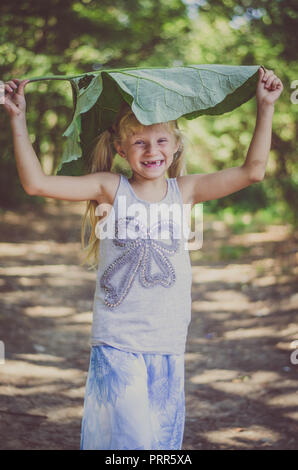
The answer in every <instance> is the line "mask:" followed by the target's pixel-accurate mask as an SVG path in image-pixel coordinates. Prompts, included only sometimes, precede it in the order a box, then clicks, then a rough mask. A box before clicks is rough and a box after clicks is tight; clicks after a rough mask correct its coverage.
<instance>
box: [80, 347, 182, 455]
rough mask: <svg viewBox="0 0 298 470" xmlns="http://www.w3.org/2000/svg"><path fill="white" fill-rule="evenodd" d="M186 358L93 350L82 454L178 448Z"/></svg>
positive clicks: (87, 386)
mask: <svg viewBox="0 0 298 470" xmlns="http://www.w3.org/2000/svg"><path fill="white" fill-rule="evenodd" d="M184 422H185V396H184V354H177V355H176V354H147V353H146V354H145V353H132V352H126V351H122V350H120V349H116V348H114V347H112V346H108V345H99V346H92V348H91V354H90V365H89V371H88V376H87V382H86V391H85V400H84V413H83V419H82V428H81V445H80V449H81V450H87V449H89V450H139V449H146V450H151V449H159V450H171V449H181V445H182V440H183V432H184Z"/></svg>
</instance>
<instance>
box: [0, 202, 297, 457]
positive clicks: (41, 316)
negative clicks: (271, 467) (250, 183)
mask: <svg viewBox="0 0 298 470" xmlns="http://www.w3.org/2000/svg"><path fill="white" fill-rule="evenodd" d="M84 207H85V205H84V204H81V203H67V202H61V201H53V200H52V201H51V200H49V205H48V207H47V208H45V209H41V210H39V211H37V210H34V211H33V210H32V209H31V208H30V207H29V208H28V210H25V211H24V210H23V211H22V213H21V212H19V213H16V212H11V211H5V213H4V214H3V215H2V216H1V218H0V233H1V236H0V242H1V243H0V257H1V264H0V293H1V296H0V340H2V341H3V342H4V344H5V363H4V364H0V436H1V440H0V442H1V443H0V448H1V449H78V448H79V438H80V424H81V415H82V406H83V396H84V387H85V380H86V376H87V370H88V362H89V345H88V341H89V334H90V328H91V319H92V317H91V312H92V302H93V294H94V289H95V273H94V272H92V271H88V270H87V268H82V267H80V266H79V262H80V261H81V259H82V258H81V253H80V242H79V241H80V224H81V214H82V212H83V209H84ZM209 229H210V230H209ZM223 245H228V246H229V247H233V246H234V247H245V250H244V254H245V257H242V258H238V259H236V260H229V259H227V260H224V261H223V260H222V256H221V257H220V256H219V255H218V254H219V253H223V251H222V250H220V248H221V247H222V246H223ZM296 250H297V240H296V242H295V239H294V237H292V236H291V237H290V236H289V234H288V229H287V227H268V230H266V232H263V233H255V234H245V235H237V236H236V235H233V236H232V235H231V234H229V232H228V231H227V230H226V228H225V227H224V226H221V225H220V224H219V223H216V224H213V225H210V227H209V226H208V223H207V225H205V232H204V245H203V250H199V251H197V252H191V258H192V266H193V290H192V298H193V312H192V322H191V325H190V329H189V336H188V342H187V350H186V355H185V359H186V380H185V393H186V425H185V434H184V442H183V449H188V450H190V449H297V448H298V406H297V405H298V392H297V385H298V384H297V380H298V364H297V365H295V364H292V362H291V360H290V356H291V353H293V352H294V349H293V345H292V348H291V343H292V342H293V341H294V340H298V322H297V310H298V309H297V306H298V293H297V253H296ZM297 349H298V346H297ZM297 356H298V354H297Z"/></svg>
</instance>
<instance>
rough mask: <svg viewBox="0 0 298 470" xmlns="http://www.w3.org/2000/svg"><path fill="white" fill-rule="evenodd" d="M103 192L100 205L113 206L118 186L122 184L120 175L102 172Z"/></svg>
mask: <svg viewBox="0 0 298 470" xmlns="http://www.w3.org/2000/svg"><path fill="white" fill-rule="evenodd" d="M100 173H101V175H100V176H101V180H102V181H101V187H102V191H101V194H100V196H99V200H98V203H99V204H100V203H107V204H111V205H113V203H114V199H115V196H116V192H117V189H118V186H119V184H120V178H121V176H120V174H117V173H112V172H109V171H101V172H100Z"/></svg>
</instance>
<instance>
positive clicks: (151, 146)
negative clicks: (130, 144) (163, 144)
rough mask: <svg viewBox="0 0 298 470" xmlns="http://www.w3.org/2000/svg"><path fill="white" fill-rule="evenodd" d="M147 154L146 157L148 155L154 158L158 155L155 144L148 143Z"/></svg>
mask: <svg viewBox="0 0 298 470" xmlns="http://www.w3.org/2000/svg"><path fill="white" fill-rule="evenodd" d="M145 153H146V155H148V156H149V155H150V156H153V157H154V156H156V155H158V150H157V148H156V146H155V145H154V144H150V143H148V144H147V145H146V150H145Z"/></svg>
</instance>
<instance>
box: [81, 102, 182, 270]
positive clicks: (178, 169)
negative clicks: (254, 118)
mask: <svg viewBox="0 0 298 470" xmlns="http://www.w3.org/2000/svg"><path fill="white" fill-rule="evenodd" d="M160 124H162V125H164V126H166V127H167V130H168V131H169V132H171V133H172V134H173V135H174V136H175V137H176V143H178V142H179V149H178V151H177V152H176V153H175V155H174V159H173V162H172V164H171V165H170V167H169V168H168V170H167V174H168V178H176V177H177V176H182V175H185V174H186V173H187V171H186V163H185V159H184V151H185V144H186V138H185V136H184V134H183V133H182V132H181V130H180V129H179V127H178V123H177V121H176V120H174V121H168V122H163V123H160ZM143 127H144V125H143V124H141V123H140V122H139V121H138V119H137V118H136V116H135V114H134V113H133V112H132V110H131V108H130V107H129V105H128V104H127V103H123V104H122V106H121V108H120V110H119V113H118V115H117V118H116V120H115V122H114V124H113V126H112V127H110V128H109V129H108V130H106V131H104V132H102V133H101V134H100V135H99V136H97V137H96V139H95V143H94V147H93V150H92V152H91V155H90V163H89V173H96V172H98V171H108V172H111V171H112V166H113V163H114V157H115V155H116V153H117V151H116V149H115V147H114V143H115V142H118V143H119V144H120V143H121V142H123V141H124V140H125V139H126V138H127V137H128V136H129V135H132V134H134V133H135V132H136V131H137V130H140V128H143ZM118 172H119V171H118ZM118 172H117V173H118ZM120 172H122V171H121V169H120ZM97 206H98V202H97V201H94V200H90V201H87V207H86V211H85V214H84V216H83V221H82V228H81V245H82V249H83V251H85V252H86V255H85V258H84V259H83V262H82V263H81V265H84V264H87V265H88V266H89V269H94V268H97V266H98V258H99V242H100V240H99V238H98V237H97V236H96V233H95V228H96V224H97V222H98V221H99V219H100V217H99V216H97V215H95V210H96V207H97ZM87 224H88V225H89V228H90V235H89V240H88V244H87V245H85V232H86V228H87Z"/></svg>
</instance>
